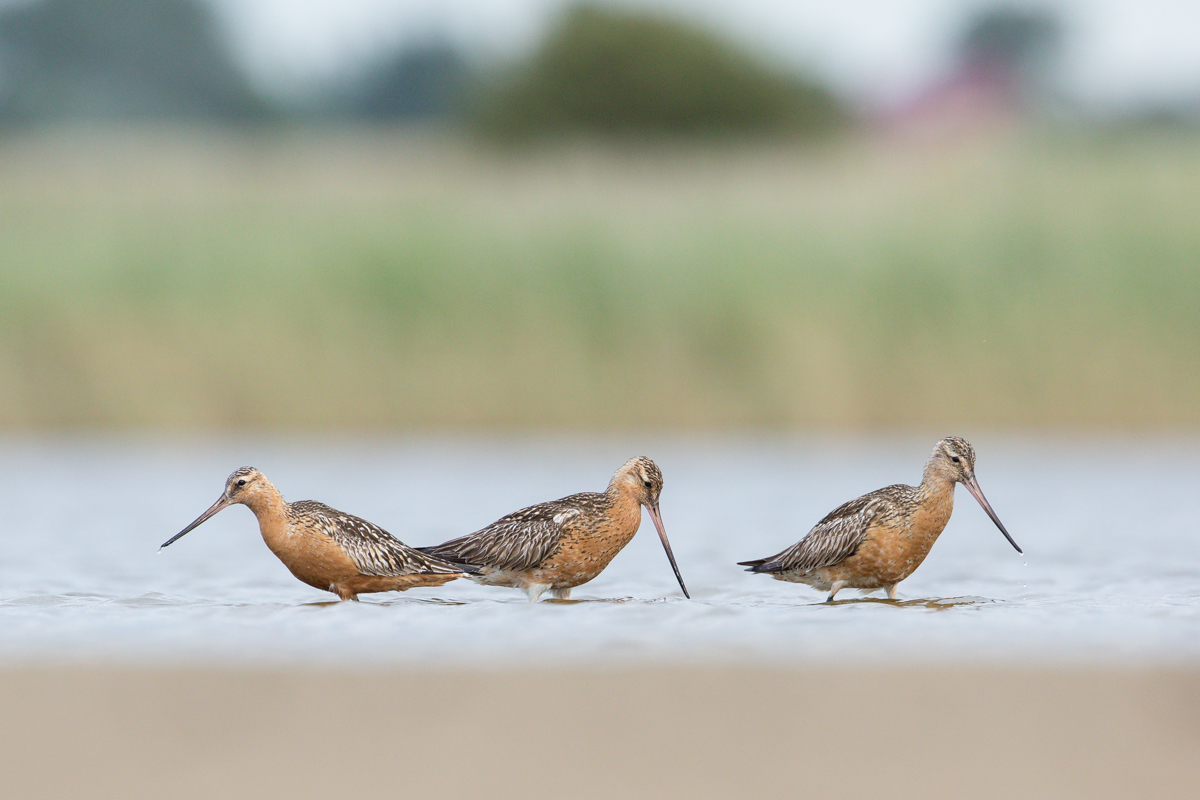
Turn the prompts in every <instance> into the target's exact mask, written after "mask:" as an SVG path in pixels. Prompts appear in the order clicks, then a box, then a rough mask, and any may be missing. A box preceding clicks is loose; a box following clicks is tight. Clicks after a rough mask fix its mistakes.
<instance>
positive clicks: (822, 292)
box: [0, 129, 1200, 431]
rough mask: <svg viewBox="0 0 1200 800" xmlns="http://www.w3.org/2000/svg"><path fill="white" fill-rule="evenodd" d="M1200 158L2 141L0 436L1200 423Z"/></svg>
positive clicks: (1096, 140) (994, 151)
mask: <svg viewBox="0 0 1200 800" xmlns="http://www.w3.org/2000/svg"><path fill="white" fill-rule="evenodd" d="M1198 219H1200V136H1197V135H1196V134H1194V133H1190V132H1181V131H1176V132H1145V133H1141V134H1132V133H1128V134H1123V135H1087V136H1084V135H1080V136H1074V137H1066V136H1050V135H1041V136H1035V135H1029V134H1026V135H1020V134H1014V133H1008V134H998V135H994V136H990V137H975V138H973V139H971V140H969V141H961V142H957V143H952V142H947V141H940V142H920V141H912V140H909V141H895V140H893V141H885V140H882V139H873V138H870V137H864V138H860V139H856V140H854V141H843V142H840V143H827V144H822V145H806V146H794V147H788V146H785V145H782V144H771V145H766V144H764V145H762V146H754V145H745V146H742V147H719V146H716V145H707V146H706V145H691V146H688V147H682V148H671V147H669V146H666V145H659V146H653V147H652V146H646V147H633V146H630V145H628V144H627V145H624V146H604V145H589V144H586V143H581V144H575V145H570V146H567V145H564V146H561V147H557V148H554V149H547V150H538V151H524V152H511V151H510V152H503V153H497V152H489V151H485V150H479V149H475V148H473V147H472V146H471V145H469V144H467V143H464V142H461V141H458V140H456V139H454V138H452V137H446V136H439V135H436V134H432V133H429V134H419V133H414V132H411V131H410V132H397V131H386V130H375V131H323V132H322V131H310V132H307V133H296V132H283V131H277V132H262V133H258V134H248V133H243V134H236V135H235V134H230V133H228V132H222V131H203V130H171V129H160V130H156V129H134V130H120V131H116V130H114V131H91V132H88V133H77V132H76V133H72V132H68V131H57V132H56V131H41V132H36V133H35V132H29V133H24V134H20V133H10V134H8V135H7V136H6V137H5V138H3V139H0V426H3V427H5V428H8V429H10V430H12V429H40V428H72V427H87V426H100V427H118V428H128V427H149V428H165V429H175V428H182V429H205V428H221V427H235V428H242V427H266V428H280V429H287V428H297V427H312V428H349V429H377V428H399V429H406V430H407V429H427V428H468V429H471V428H488V427H535V428H582V429H597V430H603V429H611V428H624V427H634V428H650V427H660V428H669V429H711V428H775V427H793V428H824V427H835V428H844V427H856V428H861V427H906V426H935V427H937V428H938V429H939V430H941V429H942V428H945V430H947V431H950V430H957V429H958V427H957V426H961V425H987V426H994V427H1027V428H1028V427H1032V428H1084V429H1097V428H1112V427H1119V428H1144V427H1180V426H1188V427H1192V426H1195V425H1196V424H1197V423H1198V422H1200V403H1197V400H1198V398H1200V349H1198V347H1197V343H1198V342H1200V336H1198V334H1200V313H1197V312H1198V310H1200V271H1198V270H1197V265H1198V263H1200V225H1198V224H1197V220H1198Z"/></svg>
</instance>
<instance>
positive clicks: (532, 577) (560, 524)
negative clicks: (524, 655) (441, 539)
mask: <svg viewBox="0 0 1200 800" xmlns="http://www.w3.org/2000/svg"><path fill="white" fill-rule="evenodd" d="M662 487H663V476H662V471H661V470H659V468H658V465H657V464H655V463H654V462H653V461H651V460H650V459H648V458H646V457H645V456H639V457H638V458H631V459H630V460H629V461H627V462H626V463H625V465H624V466H622V467H621V468H620V469H619V470H617V472H616V474H615V475H613V478H612V481H610V482H609V484H608V488H607V489H606V490H605V491H604V492H602V493H597V492H584V493H582V494H573V495H571V496H569V497H564V498H562V499H561V500H553V501H551V502H549V503H539V504H537V505H535V506H530V507H529V508H523V509H521V510H520V511H514V512H513V513H512V514H509V515H508V516H505V517H501V518H500V519H498V520H496V521H495V522H493V523H492V524H491V525H488V526H487V527H486V528H483V529H482V530H478V531H476V532H475V533H471V534H467V535H466V536H462V537H460V538H458V539H451V540H450V541H448V542H445V543H444V544H439V545H436V546H434V547H422V548H420V549H421V551H422V552H424V553H429V554H430V555H434V556H437V557H438V558H441V559H444V560H446V561H449V562H451V563H454V564H462V565H464V569H465V568H466V567H474V568H476V569H477V570H478V573H477V574H473V575H469V576H468V577H470V578H471V580H473V581H475V582H476V583H481V584H484V585H486V586H509V587H512V588H516V589H523V590H524V591H525V593H526V594H527V595H528V596H529V600H530V602H533V601H535V600H537V599H538V598H539V597H541V596H542V594H543V593H544V592H546V591H547V590H549V592H550V596H551V597H556V598H559V599H564V600H565V599H567V598H569V597H570V596H571V590H572V589H573V588H575V587H576V586H579V585H581V584H584V583H587V582H588V581H590V580H591V579H592V578H595V577H596V576H597V575H599V574H600V573H601V571H603V570H604V568H605V567H606V566H608V562H610V561H612V560H613V557H614V556H616V554H617V553H619V552H621V548H622V547H624V546H625V545H627V544H629V541H630V540H631V539H632V538H633V535H634V534H635V533H637V530H638V527H639V526H640V525H641V523H642V506H645V507H646V511H647V512H649V514H650V519H652V520H653V521H654V527H655V528H656V529H657V530H658V538H659V539H661V540H662V544H663V549H665V550H666V551H667V558H668V559H669V560H670V562H671V569H673V570H675V578H676V579H677V580H678V581H679V588H680V589H682V590H683V595H684V597H690V595H689V594H688V590H687V587H686V586H684V585H683V577H682V576H681V575H680V574H679V567H678V566H677V565H676V564H675V556H674V554H673V553H672V552H671V543H670V542H668V541H667V532H666V530H665V529H664V528H663V523H662V517H661V516H660V514H659V511H658V496H659V494H660V493H661V492H662Z"/></svg>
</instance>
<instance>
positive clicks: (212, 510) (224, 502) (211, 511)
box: [158, 494, 231, 550]
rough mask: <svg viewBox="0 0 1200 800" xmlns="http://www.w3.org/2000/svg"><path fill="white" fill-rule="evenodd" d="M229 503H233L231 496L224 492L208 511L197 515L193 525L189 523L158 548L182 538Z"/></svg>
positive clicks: (160, 548)
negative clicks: (230, 499)
mask: <svg viewBox="0 0 1200 800" xmlns="http://www.w3.org/2000/svg"><path fill="white" fill-rule="evenodd" d="M229 505H231V503H230V501H229V498H228V497H226V496H225V495H224V494H222V495H221V497H220V498H219V499H218V500H217V502H215V503H213V504H212V505H211V506H209V508H208V510H207V511H205V512H204V513H203V514H201V515H200V516H198V517H196V520H195V521H194V522H193V523H192V524H191V525H188V526H187V527H186V528H184V529H183V530H181V531H180V532H179V533H177V534H175V535H174V536H172V537H171V538H170V539H167V540H166V541H165V542H163V543H162V544H160V545H159V546H158V549H159V550H162V549H163V548H164V547H166V546H167V545H169V544H171V543H172V542H174V541H175V540H177V539H180V538H182V537H183V535H184V534H185V533H188V532H189V531H191V530H192V529H194V528H196V527H197V526H199V525H200V524H201V523H202V522H204V521H205V520H207V519H208V518H209V517H211V516H213V515H214V514H216V513H217V512H218V511H220V510H221V509H223V508H225V507H227V506H229Z"/></svg>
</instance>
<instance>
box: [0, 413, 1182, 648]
mask: <svg viewBox="0 0 1200 800" xmlns="http://www.w3.org/2000/svg"><path fill="white" fill-rule="evenodd" d="M936 438H937V437H936V436H934V437H925V438H920V439H915V438H884V439H878V438H871V439H868V438H860V437H846V438H841V437H838V438H834V437H829V438H786V437H762V438H755V437H746V438H729V437H724V438H722V437H714V438H699V437H697V438H688V439H679V438H662V437H639V438H634V437H621V438H617V439H611V438H610V439H583V438H541V439H533V440H530V439H502V438H490V439H488V438H481V439H470V438H454V437H442V438H418V439H391V440H366V439H329V438H325V439H321V438H316V439H314V438H311V437H295V438H275V439H267V438H257V439H255V438H249V439H246V438H240V439H232V438H231V439H227V440H216V441H214V440H211V439H209V440H188V439H177V440H170V441H165V440H137V441H131V440H125V439H98V438H80V439H58V440H44V439H13V438H10V439H8V440H5V441H3V442H0V536H2V537H3V539H2V540H3V544H4V555H3V559H2V561H0V659H3V660H5V661H7V662H10V663H11V662H22V661H29V660H33V661H45V660H51V661H57V662H75V661H80V660H94V659H103V660H112V659H114V658H115V659H119V660H130V661H137V662H141V661H166V662H176V661H186V662H194V661H198V660H199V661H209V662H214V663H225V662H233V663H242V662H247V661H249V662H268V663H288V664H291V663H314V664H343V663H345V664H364V663H365V664H372V663H383V664H387V663H424V664H429V663H433V664H464V665H480V664H501V665H503V664H522V663H546V662H552V663H554V662H559V663H561V662H566V663H575V662H579V663H582V662H591V661H596V660H604V659H607V660H617V661H620V660H681V659H682V660H720V659H739V660H746V659H751V660H762V661H785V662H791V661H821V662H833V663H855V662H860V661H864V660H867V661H875V662H887V661H889V660H894V659H906V660H921V659H932V660H938V661H944V660H959V661H962V662H963V663H966V664H969V663H973V662H979V661H988V662H994V661H996V660H1004V661H1016V662H1021V661H1029V660H1035V661H1041V662H1044V661H1087V662H1096V661H1099V662H1109V661H1122V662H1125V661H1150V662H1156V663H1163V662H1196V661H1197V660H1200V535H1198V534H1200V530H1198V525H1197V522H1196V515H1195V512H1194V506H1195V498H1196V497H1197V494H1196V492H1197V490H1196V487H1197V485H1200V459H1198V458H1197V457H1196V454H1197V445H1198V444H1200V440H1197V439H1196V438H1183V439H1180V438H1168V437H1160V438H1151V439H1136V440H1135V439H1069V438H1051V439H1040V438H1032V437H1029V438H1022V437H1012V436H1000V435H993V436H986V435H980V436H969V438H971V439H972V440H973V443H974V444H975V447H976V450H977V451H978V454H979V462H978V465H977V474H978V477H979V481H980V484H981V485H982V487H983V490H984V492H985V493H986V494H987V496H988V499H989V500H991V502H992V505H993V507H994V508H995V509H996V511H997V513H998V514H999V516H1000V518H1001V519H1002V520H1003V521H1004V523H1005V525H1006V527H1007V528H1008V530H1009V531H1010V532H1011V533H1012V535H1013V537H1014V538H1015V539H1016V540H1017V542H1018V543H1019V544H1020V545H1021V546H1022V547H1023V548H1024V549H1025V555H1023V556H1022V555H1019V554H1017V553H1016V552H1014V551H1013V550H1012V548H1011V547H1009V545H1008V543H1007V542H1005V540H1004V538H1003V537H1002V536H1001V534H1000V533H999V531H997V530H996V529H995V527H994V526H993V525H992V523H991V522H990V521H989V520H988V518H987V517H986V515H985V514H984V513H983V511H982V510H981V509H980V508H979V506H978V505H977V504H976V503H975V501H974V500H973V499H972V498H971V496H970V495H969V494H968V493H967V492H966V490H965V489H961V488H960V489H959V490H958V492H957V504H956V508H955V513H954V517H953V518H952V519H951V521H950V525H949V526H948V527H947V529H946V532H945V533H944V534H943V535H942V538H941V539H940V540H939V541H938V543H937V545H936V546H935V547H934V549H933V551H932V553H931V554H930V556H929V557H928V559H926V561H925V563H924V564H923V565H922V566H921V568H920V569H918V570H917V572H916V573H915V574H914V575H913V576H912V577H910V578H909V579H908V580H907V581H905V582H904V583H902V584H901V585H900V598H901V602H899V603H888V602H884V601H882V600H881V599H880V598H881V597H882V595H881V594H880V593H875V594H873V595H870V596H869V597H868V598H867V599H861V598H860V596H859V595H858V594H857V593H855V592H853V591H850V590H846V591H843V592H842V594H841V595H839V602H838V603H836V604H834V605H825V604H823V603H822V602H821V601H822V599H823V594H822V593H820V592H817V591H816V590H813V589H809V588H808V587H805V586H801V585H796V584H788V583H782V582H779V581H773V580H770V579H767V578H764V577H762V576H752V575H748V574H746V573H744V572H742V571H741V568H740V567H737V566H735V564H734V562H736V561H741V560H746V559H750V558H756V557H762V556H765V555H770V554H772V553H775V552H777V551H779V550H781V549H783V547H785V546H787V545H789V544H791V543H793V542H795V541H796V540H797V539H799V538H800V536H801V535H802V534H804V533H805V532H806V531H807V530H808V529H809V528H810V527H811V526H812V525H813V523H815V522H816V521H817V520H818V519H820V518H821V517H822V516H824V514H825V513H827V512H828V511H830V510H831V509H832V508H834V507H835V506H836V505H838V504H840V503H842V502H844V501H846V500H849V499H851V498H853V497H856V496H857V495H860V494H862V493H864V492H867V491H870V490H872V489H875V488H878V487H880V486H883V485H886V484H889V483H897V482H907V483H915V482H917V481H918V480H919V479H920V475H921V468H922V466H923V465H924V462H925V458H926V457H927V456H928V454H929V451H930V450H931V449H932V446H933V444H934V441H935V440H936ZM641 454H645V455H649V456H651V457H652V458H654V459H655V460H656V461H657V462H658V463H659V465H660V466H661V467H662V469H663V472H664V474H665V478H666V487H665V489H664V492H663V497H662V511H663V518H664V521H665V523H666V527H667V532H668V534H669V535H670V537H671V542H672V545H673V546H674V549H675V554H676V557H677V559H678V561H679V566H680V569H681V570H682V572H683V576H684V579H685V580H686V581H687V584H688V588H689V590H690V591H691V592H692V596H693V598H694V599H693V600H691V601H688V600H685V599H684V598H683V596H682V595H681V593H680V592H679V588H678V586H677V585H676V583H675V580H674V577H673V576H672V574H671V570H670V566H669V565H668V563H667V559H666V556H665V555H664V554H663V552H662V548H661V547H660V545H659V543H658V540H657V537H656V536H655V534H654V529H653V526H652V525H651V523H650V522H649V520H648V519H647V518H645V517H643V523H644V524H643V528H642V531H641V532H640V533H639V535H638V536H637V537H636V538H635V539H634V541H633V542H632V543H631V544H630V545H629V546H628V547H627V548H626V549H625V550H624V551H623V552H622V553H621V554H620V555H619V556H617V558H616V559H615V560H614V561H613V563H612V564H611V565H610V566H609V568H608V569H607V570H606V571H605V572H604V573H603V574H602V575H601V576H600V577H599V578H597V579H596V580H595V581H593V582H592V583H590V584H587V585H585V586H583V587H580V588H578V589H576V590H575V593H574V594H575V598H577V600H578V601H579V602H570V603H557V602H550V603H547V602H542V603H538V604H536V605H531V604H529V603H527V602H526V601H525V599H524V595H523V594H522V593H520V592H517V591H516V590H509V589H497V588H489V587H480V586H475V585H474V584H472V583H470V582H467V581H456V582H453V583H450V584H447V585H446V586H443V587H439V588H432V589H416V590H412V591H409V592H407V593H404V594H396V593H391V594H378V595H364V596H363V599H364V602H361V603H338V602H330V601H331V600H333V596H332V595H329V594H326V593H323V592H319V591H316V590H314V589H311V588H309V587H307V586H305V585H303V584H301V583H300V582H298V581H297V580H295V579H294V578H293V577H292V576H291V575H290V574H289V573H288V572H287V570H286V569H285V568H284V567H283V565H282V564H281V563H280V562H279V561H278V560H277V559H276V558H275V557H274V556H273V555H272V554H271V553H270V551H268V550H267V548H266V546H265V545H264V544H263V542H262V539H261V537H260V536H259V533H258V528H257V525H256V523H255V520H254V517H253V515H252V514H251V512H250V511H249V510H248V509H246V508H245V507H243V506H235V507H233V508H231V509H228V510H226V511H223V512H222V513H221V514H219V515H218V516H216V517H215V518H213V519H212V520H210V521H209V522H207V523H206V524H204V525H203V526H201V527H200V528H198V529H196V530H195V531H193V532H192V533H190V534H189V535H188V536H187V537H185V538H184V539H181V540H180V541H179V542H177V543H176V544H174V545H172V546H171V547H170V548H169V549H167V550H165V551H163V552H161V553H158V552H157V550H158V545H159V544H161V543H162V542H163V541H164V540H166V539H167V538H169V537H170V536H171V535H173V534H174V533H176V532H178V531H179V530H180V529H181V528H183V527H184V525H186V524H187V523H188V522H190V521H191V520H192V519H194V518H195V517H196V516H198V515H199V514H200V512H201V511H203V510H204V509H206V508H207V507H208V506H209V505H210V504H211V503H212V502H213V501H214V500H215V499H216V498H217V496H218V495H219V494H220V492H221V489H222V487H223V484H224V480H225V477H226V476H227V475H228V474H229V473H230V472H231V471H232V470H233V469H234V468H236V467H238V466H241V465H243V464H251V465H253V466H256V467H258V468H260V469H262V470H263V471H264V472H265V473H266V474H267V476H268V477H269V478H271V480H272V481H273V482H274V483H275V484H276V485H277V486H278V487H279V488H280V490H281V491H282V492H283V493H284V495H285V497H287V498H288V499H289V500H302V499H316V500H321V501H324V502H326V503H328V504H330V505H332V506H334V507H335V508H339V509H341V510H344V511H348V512H350V513H353V514H357V515H358V516H361V517H364V518H366V519H369V520H371V521H373V522H376V523H378V524H380V525H382V526H383V527H385V528H387V529H388V530H389V531H391V532H392V533H393V534H394V535H396V536H397V537H398V538H400V539H402V540H403V541H405V542H407V543H409V544H413V545H424V544H433V543H437V542H440V541H442V540H444V539H447V538H450V537H452V536H457V535H460V534H463V533H467V532H470V531H472V530H475V529H477V528H479V527H482V526H483V525H484V524H486V523H488V522H491V521H492V520H494V519H496V518H497V517H499V516H501V515H503V514H505V513H507V512H509V511H513V510H516V509H517V508H519V507H521V506H525V505H529V504H531V503H534V502H539V501H542V500H549V499H554V498H557V497H561V496H563V495H566V494H570V493H572V492H576V491H585V490H594V491H600V490H602V489H603V488H604V486H605V485H606V484H607V482H608V479H609V477H610V476H611V474H612V473H613V471H614V470H615V469H616V468H617V467H618V466H620V465H621V464H622V463H623V462H624V461H625V459H627V458H628V457H630V456H633V455H641ZM842 598H845V600H846V601H843V600H842Z"/></svg>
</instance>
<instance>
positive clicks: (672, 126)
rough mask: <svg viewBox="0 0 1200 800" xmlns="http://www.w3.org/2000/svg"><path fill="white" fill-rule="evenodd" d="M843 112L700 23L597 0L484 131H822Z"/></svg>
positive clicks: (496, 108) (576, 14) (570, 16)
mask: <svg viewBox="0 0 1200 800" xmlns="http://www.w3.org/2000/svg"><path fill="white" fill-rule="evenodd" d="M843 118H844V115H843V113H842V112H841V110H840V108H839V106H838V104H837V102H836V101H835V100H834V98H833V96H832V95H831V94H830V93H829V92H827V91H825V90H824V89H822V88H820V87H818V86H816V85H815V84H813V83H810V82H807V81H805V80H803V79H801V78H798V77H795V76H792V75H788V74H785V73H783V72H781V71H776V70H772V69H771V68H769V67H767V66H765V65H764V64H762V63H760V62H759V61H757V60H756V59H754V58H753V57H751V56H750V55H748V54H746V53H744V52H743V51H741V50H739V49H737V48H736V47H734V46H733V45H732V44H730V43H728V42H726V41H724V40H722V39H720V38H718V37H717V36H715V35H713V34H711V33H709V32H707V31H705V30H703V29H701V28H698V27H696V26H694V25H692V24H689V23H687V22H682V21H677V20H672V19H667V18H663V17H659V16H654V15H651V14H648V13H640V12H628V11H615V10H609V9H601V8H596V7H591V6H578V7H575V8H573V9H570V10H569V11H568V12H567V13H566V14H565V16H564V17H563V18H562V20H561V22H560V23H559V24H558V25H557V26H556V27H555V28H554V29H553V30H552V31H551V32H550V34H549V35H548V37H547V38H546V40H545V42H544V43H543V44H542V46H541V47H540V48H539V50H538V51H537V52H536V54H535V55H534V56H533V58H532V60H531V61H530V62H529V63H528V64H527V65H526V66H525V68H524V69H523V70H521V71H520V72H519V73H518V74H517V75H516V76H515V79H514V80H513V81H512V82H511V83H510V84H508V85H506V86H503V87H500V88H498V89H497V90H496V91H495V92H494V93H492V94H491V95H490V96H489V97H486V98H484V100H483V101H482V102H481V103H480V106H479V108H478V115H477V121H478V122H479V124H480V126H481V127H482V128H483V130H484V131H486V132H488V133H490V134H493V135H496V136H500V137H511V138H520V137H526V136H536V135H544V134H546V133H551V132H554V131H564V130H572V129H574V130H591V131H598V132H602V133H608V134H623V133H632V134H645V133H669V134H689V133H720V132H727V133H742V132H761V131H798V132H813V131H819V130H824V129H828V128H829V127H831V126H833V125H834V124H835V123H837V122H838V121H839V120H841V119H843Z"/></svg>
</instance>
